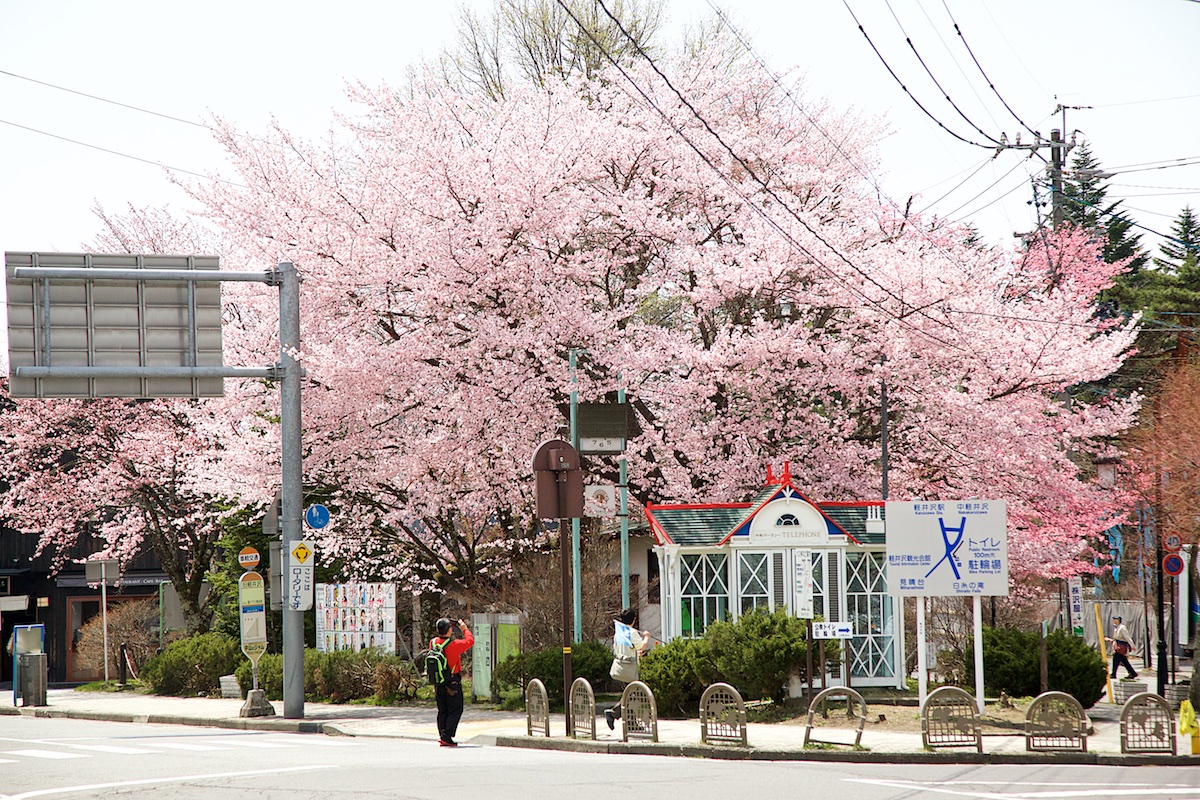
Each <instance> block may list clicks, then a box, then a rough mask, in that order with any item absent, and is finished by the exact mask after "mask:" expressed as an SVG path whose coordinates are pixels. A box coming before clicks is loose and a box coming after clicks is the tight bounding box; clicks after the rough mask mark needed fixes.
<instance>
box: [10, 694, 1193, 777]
mask: <svg viewBox="0 0 1200 800" xmlns="http://www.w3.org/2000/svg"><path fill="white" fill-rule="evenodd" d="M0 716H26V717H38V718H47V719H83V720H91V721H93V722H130V723H141V724H152V725H155V724H157V725H184V726H191V727H198V728H222V729H228V730H253V731H273V732H279V733H303V734H323V735H326V736H348V737H352V738H374V739H404V740H409V741H432V738H431V737H428V736H418V735H404V734H387V733H371V734H360V733H354V732H351V731H348V730H346V729H345V728H343V727H342V726H341V725H339V724H338V723H336V722H311V721H306V720H292V719H282V718H279V717H248V718H245V719H242V718H225V719H214V718H210V717H186V716H176V715H171V714H124V713H108V712H101V711H72V710H59V709H52V708H49V707H47V706H35V707H23V708H16V707H8V706H0ZM470 742H471V744H475V745H481V746H495V747H511V748H515V749H524V750H558V751H561V752H571V753H603V754H614V755H618V754H619V755H646V756H669V757H676V758H704V759H709V760H714V761H814V762H840V763H856V762H857V763H863V764H943V765H946V764H1039V765H1046V764H1075V765H1091V766H1131V767H1132V766H1162V767H1195V766H1200V760H1198V759H1197V758H1196V757H1195V756H1187V755H1176V756H1172V755H1166V754H1162V755H1153V754H1147V755H1127V754H1123V753H1109V752H1103V753H982V754H980V753H974V752H945V751H943V752H911V753H897V752H880V751H872V750H779V749H770V748H758V747H746V748H742V747H728V746H727V747H718V746H715V745H706V744H700V743H696V744H670V743H664V742H614V741H595V740H589V739H565V738H550V737H531V736H500V735H492V734H480V735H478V736H475V737H473V738H472V739H471V740H470Z"/></svg>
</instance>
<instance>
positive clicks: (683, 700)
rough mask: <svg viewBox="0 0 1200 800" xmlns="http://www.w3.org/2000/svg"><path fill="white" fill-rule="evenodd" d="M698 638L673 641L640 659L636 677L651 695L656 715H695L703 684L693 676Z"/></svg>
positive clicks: (702, 691)
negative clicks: (656, 705) (652, 694)
mask: <svg viewBox="0 0 1200 800" xmlns="http://www.w3.org/2000/svg"><path fill="white" fill-rule="evenodd" d="M699 647H700V642H699V640H698V639H675V640H673V641H671V642H668V643H667V644H665V645H662V646H661V647H655V648H654V649H652V650H651V651H650V652H649V653H647V654H646V656H645V657H644V658H643V659H642V661H641V664H640V665H639V666H638V674H639V676H640V677H641V679H642V680H643V681H644V682H645V683H646V685H647V686H649V687H650V689H651V690H652V691H653V692H654V699H655V702H656V703H657V704H658V713H659V714H660V715H661V716H664V717H674V716H682V717H688V716H691V715H693V714H694V713H696V712H697V710H698V709H699V705H700V695H702V694H703V693H704V684H703V683H701V681H700V678H699V676H697V675H696V657H697V653H698V651H699Z"/></svg>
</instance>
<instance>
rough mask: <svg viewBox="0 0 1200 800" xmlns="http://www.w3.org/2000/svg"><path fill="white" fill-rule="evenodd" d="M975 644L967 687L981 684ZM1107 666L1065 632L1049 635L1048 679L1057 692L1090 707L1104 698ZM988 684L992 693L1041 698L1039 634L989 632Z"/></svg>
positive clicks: (986, 655)
mask: <svg viewBox="0 0 1200 800" xmlns="http://www.w3.org/2000/svg"><path fill="white" fill-rule="evenodd" d="M974 652H975V651H974V646H973V645H972V646H971V647H970V648H969V649H968V658H967V663H966V677H967V684H968V685H971V684H972V683H974V680H975V657H974ZM1104 674H1105V665H1104V662H1103V661H1102V660H1101V658H1100V654H1099V653H1097V652H1096V651H1095V650H1093V649H1092V648H1091V647H1089V646H1088V645H1087V643H1086V642H1085V641H1084V640H1082V639H1079V638H1077V637H1075V636H1071V635H1069V634H1067V633H1066V632H1065V631H1054V632H1052V633H1051V634H1050V635H1049V636H1048V637H1046V679H1047V688H1048V689H1049V690H1050V691H1052V692H1066V693H1067V694H1069V695H1071V696H1072V697H1074V698H1075V699H1076V700H1078V701H1079V703H1080V705H1082V706H1083V707H1084V708H1090V707H1091V706H1093V705H1095V703H1096V701H1097V700H1099V699H1100V697H1101V696H1102V695H1103V694H1104ZM983 681H984V685H985V687H986V688H987V690H988V691H989V692H992V693H999V692H1001V691H1004V692H1007V693H1008V694H1010V695H1012V696H1014V697H1032V696H1034V695H1036V694H1038V690H1039V686H1040V683H1041V665H1040V664H1039V661H1038V634H1037V631H1021V630H1017V629H1015V628H984V629H983Z"/></svg>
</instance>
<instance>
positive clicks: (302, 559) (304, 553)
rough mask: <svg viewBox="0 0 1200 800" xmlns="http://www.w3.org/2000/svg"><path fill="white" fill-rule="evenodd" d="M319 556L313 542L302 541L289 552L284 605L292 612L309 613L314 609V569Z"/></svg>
mask: <svg viewBox="0 0 1200 800" xmlns="http://www.w3.org/2000/svg"><path fill="white" fill-rule="evenodd" d="M316 562H317V554H316V550H315V548H314V547H313V543H312V542H308V541H302V542H296V543H295V544H293V545H292V549H291V550H289V551H288V566H287V573H286V574H285V575H284V576H283V578H284V582H285V584H286V585H285V589H286V591H285V593H284V600H283V602H284V605H285V606H287V607H288V608H290V609H291V610H292V611H308V610H309V609H310V608H312V607H313V567H314V566H316Z"/></svg>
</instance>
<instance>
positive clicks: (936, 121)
mask: <svg viewBox="0 0 1200 800" xmlns="http://www.w3.org/2000/svg"><path fill="white" fill-rule="evenodd" d="M842 5H844V6H846V10H847V11H849V12H850V16H851V17H853V18H854V24H855V25H857V26H858V30H859V32H860V33H862V35H863V38H865V39H866V40H867V44H869V45H870V46H871V49H872V50H874V51H875V55H877V56H878V57H879V60H880V62H881V63H882V64H883V66H884V68H885V69H886V70H887V71H888V74H890V75H891V76H892V77H893V78H894V79H895V80H896V83H897V84H899V85H900V88H901V89H903V90H904V93H905V94H906V95H908V97H909V99H911V100H912V101H913V102H914V103H916V104H917V108H919V109H921V111H922V112H924V113H925V116H927V117H929V118H930V119H931V120H933V122H934V124H936V125H937V126H938V127H939V128H941V129H942V130H944V131H945V132H946V133H948V134H950V135H951V136H953V137H954V138H955V139H958V140H959V141H960V142H964V143H966V144H970V145H974V146H975V147H982V148H983V149H985V150H992V149H994V145H989V144H984V143H983V142H975V141H972V140H970V139H968V138H966V137H965V136H961V135H959V134H957V133H955V132H954V131H952V130H950V129H949V128H947V127H946V126H945V125H944V124H943V123H942V121H941V120H939V119H938V118H937V117H935V116H934V115H933V113H932V112H931V111H930V110H929V109H927V108H926V107H925V106H924V105H922V104H921V101H920V100H918V99H917V98H916V96H915V95H913V93H912V92H910V91H909V90H908V87H907V86H905V85H904V81H902V80H900V76H899V75H897V74H896V71H895V70H894V69H892V66H891V65H890V64H888V62H887V59H886V58H884V57H883V53H881V52H879V48H878V47H876V46H875V42H873V41H871V37H870V36H869V35H868V34H867V30H866V28H864V27H863V25H862V23H861V22H859V21H858V17H857V16H856V15H855V13H854V9H852V8H851V7H850V3H848V2H847V0H842Z"/></svg>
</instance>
